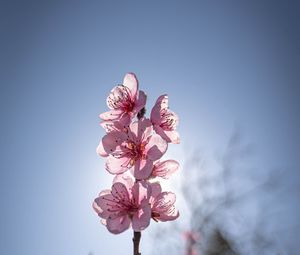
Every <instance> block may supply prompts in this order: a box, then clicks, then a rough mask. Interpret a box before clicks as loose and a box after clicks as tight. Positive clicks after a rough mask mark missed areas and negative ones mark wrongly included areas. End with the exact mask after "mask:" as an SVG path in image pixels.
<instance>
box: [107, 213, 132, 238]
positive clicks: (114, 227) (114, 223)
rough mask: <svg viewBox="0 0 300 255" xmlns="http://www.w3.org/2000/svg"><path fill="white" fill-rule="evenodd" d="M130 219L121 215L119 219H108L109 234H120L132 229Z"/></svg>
mask: <svg viewBox="0 0 300 255" xmlns="http://www.w3.org/2000/svg"><path fill="white" fill-rule="evenodd" d="M130 223H131V221H130V218H129V216H128V215H127V214H126V215H121V216H119V217H117V218H110V217H109V218H108V219H107V220H106V227H107V229H108V231H109V232H111V233H113V234H120V233H122V232H124V231H125V230H127V229H128V228H129V227H130Z"/></svg>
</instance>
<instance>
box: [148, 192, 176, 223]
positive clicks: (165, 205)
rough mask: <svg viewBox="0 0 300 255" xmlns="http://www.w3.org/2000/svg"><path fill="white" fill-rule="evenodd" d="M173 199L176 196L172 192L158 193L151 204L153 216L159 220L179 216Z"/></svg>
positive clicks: (172, 218)
mask: <svg viewBox="0 0 300 255" xmlns="http://www.w3.org/2000/svg"><path fill="white" fill-rule="evenodd" d="M175 201H176V196H175V194H174V193H172V192H162V193H160V194H159V195H158V196H157V197H156V198H155V201H154V203H153V204H152V212H154V214H155V218H156V219H157V220H160V221H170V220H175V219H177V218H178V217H179V212H178V210H177V209H176V208H175V206H174V203H175Z"/></svg>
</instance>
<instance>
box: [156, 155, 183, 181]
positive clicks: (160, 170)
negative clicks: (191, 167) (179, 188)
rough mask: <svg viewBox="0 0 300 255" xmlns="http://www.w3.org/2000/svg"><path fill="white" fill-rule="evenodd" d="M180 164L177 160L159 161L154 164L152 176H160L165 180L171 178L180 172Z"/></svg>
mask: <svg viewBox="0 0 300 255" xmlns="http://www.w3.org/2000/svg"><path fill="white" fill-rule="evenodd" d="M178 168H179V163H178V162H177V161H175V160H165V161H162V162H160V161H158V162H156V163H155V164H154V168H153V171H152V176H154V177H155V176H158V177H161V178H164V179H169V177H170V176H171V175H172V174H173V173H174V172H176V171H177V170H178Z"/></svg>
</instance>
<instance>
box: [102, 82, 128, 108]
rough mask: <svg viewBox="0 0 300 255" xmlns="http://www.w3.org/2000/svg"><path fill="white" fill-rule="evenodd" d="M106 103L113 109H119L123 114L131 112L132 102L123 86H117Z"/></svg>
mask: <svg viewBox="0 0 300 255" xmlns="http://www.w3.org/2000/svg"><path fill="white" fill-rule="evenodd" d="M107 103H108V105H109V107H111V108H113V109H115V110H116V109H121V110H123V111H124V112H131V111H132V110H133V108H134V102H133V101H132V98H131V93H130V91H129V89H128V88H127V87H126V86H124V85H119V86H117V87H116V88H115V89H114V90H113V91H112V92H111V93H110V95H109V97H108V100H107Z"/></svg>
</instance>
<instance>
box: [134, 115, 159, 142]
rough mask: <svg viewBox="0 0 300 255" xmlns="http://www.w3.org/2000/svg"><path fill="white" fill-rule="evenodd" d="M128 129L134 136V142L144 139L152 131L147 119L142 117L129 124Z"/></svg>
mask: <svg viewBox="0 0 300 255" xmlns="http://www.w3.org/2000/svg"><path fill="white" fill-rule="evenodd" d="M130 130H131V132H132V133H133V134H134V136H135V137H136V142H142V141H145V140H146V139H147V138H148V137H149V136H150V135H151V133H152V131H153V127H152V123H151V121H150V120H149V119H146V118H143V119H141V120H138V121H135V122H133V123H132V124H131V125H130Z"/></svg>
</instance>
